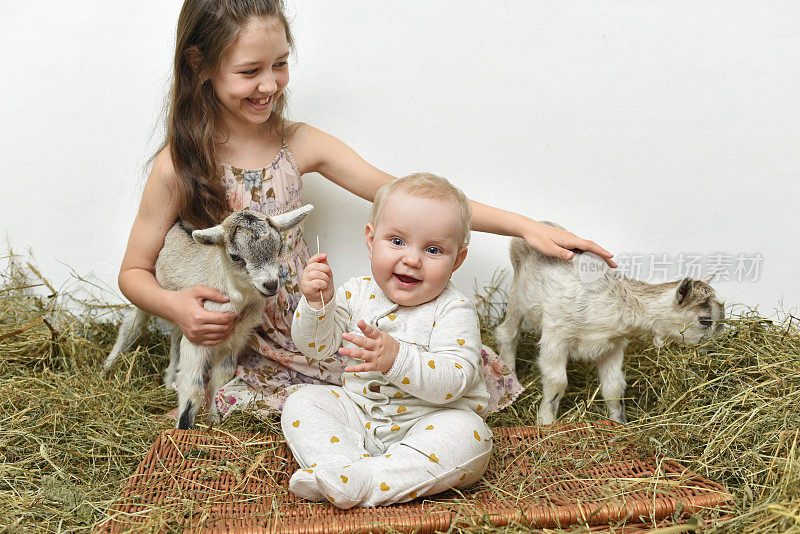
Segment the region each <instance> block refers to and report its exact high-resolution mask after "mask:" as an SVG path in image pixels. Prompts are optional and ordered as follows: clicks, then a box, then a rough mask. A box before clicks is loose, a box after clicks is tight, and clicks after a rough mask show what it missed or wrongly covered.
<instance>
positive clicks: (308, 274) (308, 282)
mask: <svg viewBox="0 0 800 534" xmlns="http://www.w3.org/2000/svg"><path fill="white" fill-rule="evenodd" d="M300 290H301V291H302V292H303V295H304V296H305V297H306V300H307V301H308V304H309V305H310V306H311V307H312V308H314V309H315V310H319V309H322V305H323V300H324V302H325V303H326V304H327V303H328V302H330V301H331V300H333V293H334V291H333V271H331V266H330V265H328V255H327V254H326V253H324V252H323V253H321V254H315V255H313V256H311V257H310V258H309V259H308V265H306V268H305V269H303V276H302V277H301V278H300Z"/></svg>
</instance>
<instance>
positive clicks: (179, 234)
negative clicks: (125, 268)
mask: <svg viewBox="0 0 800 534" xmlns="http://www.w3.org/2000/svg"><path fill="white" fill-rule="evenodd" d="M312 209H313V206H311V205H306V206H303V207H301V208H299V209H296V210H294V211H290V212H288V213H284V214H282V215H276V216H274V217H267V216H265V215H263V214H261V213H258V212H254V211H249V210H241V211H237V212H235V213H232V214H231V215H229V216H228V217H227V218H226V219H225V220H224V221H222V224H219V225H217V226H214V227H212V228H208V229H206V230H195V231H193V232H192V231H190V230H189V229H188V228H186V227H185V226H184V225H183V224H181V223H180V222H176V223H175V224H174V225H173V226H172V228H171V229H170V230H169V231H168V232H167V235H166V237H165V239H164V247H163V248H162V249H161V252H160V253H159V255H158V259H157V260H156V265H155V272H156V280H158V283H159V284H161V286H162V287H163V288H165V289H169V290H172V291H180V290H183V289H187V288H189V287H193V286H196V285H204V286H209V287H213V288H215V289H218V290H220V291H222V292H223V293H225V294H226V295H227V296H228V298H229V299H230V301H229V302H224V303H221V302H214V301H210V300H207V301H205V303H204V307H205V308H206V309H207V310H210V311H219V312H229V313H233V314H235V315H237V316H238V322H237V324H236V326H235V327H234V331H233V334H232V335H231V336H230V337H229V338H228V339H227V340H225V341H223V342H222V343H219V344H217V345H214V346H204V345H196V344H194V343H192V342H191V341H189V340H188V339H186V338H185V337H184V336H183V334H182V333H181V331H180V330H179V329H178V328H177V326H174V327H173V331H172V338H171V341H172V343H171V347H170V363H169V367H167V370H166V372H165V374H164V384H165V385H166V386H167V387H170V386H171V385H172V383H173V381H175V382H176V383H177V390H178V414H179V417H178V424H177V426H178V428H192V427H194V420H195V417H196V415H197V412H198V410H199V409H200V406H202V405H203V402H204V398H205V388H204V387H203V376H204V373H205V372H206V370H208V391H209V393H210V395H211V398H212V399H213V398H214V395H216V393H217V391H219V388H220V387H222V386H223V385H224V384H226V383H227V382H229V381H230V380H231V379H232V378H233V376H234V373H235V371H236V358H237V356H238V354H239V352H240V351H241V350H242V349H243V348H244V347H245V345H246V344H247V342H248V341H249V339H250V337H251V335H252V331H253V329H254V328H255V326H256V325H257V324H258V323H259V322H260V321H261V316H262V313H263V311H264V307H265V305H266V300H267V297H269V296H272V295H274V294H275V293H276V292H277V290H278V266H279V263H278V260H279V258H280V256H281V253H282V252H283V238H282V236H281V232H284V231H287V230H289V229H291V228H292V227H294V226H297V225H298V224H300V222H301V221H302V220H303V219H304V218H305V217H306V215H308V213H309V212H310V211H311V210H312ZM148 317H149V315H148V314H147V312H145V311H143V310H141V309H139V308H133V309H132V310H130V312H128V314H127V315H126V316H125V318H124V319H123V321H122V324H121V325H120V330H119V333H118V335H117V341H116V343H115V344H114V348H113V349H112V351H111V353H110V354H109V355H108V358H107V359H106V361H105V364H104V369H106V370H107V369H108V368H109V367H110V366H111V365H112V364H113V363H114V360H116V358H117V356H119V353H120V352H121V351H122V350H124V348H125V347H126V346H127V345H130V343H131V342H132V341H133V340H134V339H135V338H136V336H137V335H138V333H139V332H140V331H141V330H142V328H143V327H144V325H145V324H146V323H147V320H148ZM209 420H210V421H211V422H217V421H219V413H218V412H217V408H216V405H215V404H214V403H213V402H212V403H211V407H210V408H209Z"/></svg>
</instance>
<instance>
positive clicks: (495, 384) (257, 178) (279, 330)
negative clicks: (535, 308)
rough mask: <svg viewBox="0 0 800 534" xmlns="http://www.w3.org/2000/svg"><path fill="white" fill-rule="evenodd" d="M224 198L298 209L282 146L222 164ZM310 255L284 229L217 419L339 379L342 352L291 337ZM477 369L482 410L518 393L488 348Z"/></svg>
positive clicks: (237, 205) (277, 406)
mask: <svg viewBox="0 0 800 534" xmlns="http://www.w3.org/2000/svg"><path fill="white" fill-rule="evenodd" d="M221 173H222V175H221V178H222V180H224V182H225V190H226V192H227V197H228V203H229V204H230V206H231V209H233V210H240V209H245V208H248V209H251V210H255V211H259V212H261V213H264V214H266V215H268V216H270V215H278V214H281V213H285V212H287V211H291V210H293V209H296V208H299V207H300V205H301V196H300V193H301V189H302V180H301V178H300V170H299V168H298V167H297V164H296V163H295V161H294V158H293V156H292V153H291V151H290V150H289V147H288V146H287V145H286V144H285V143H284V145H283V147H282V148H281V150H280V152H278V155H277V156H275V159H274V160H273V161H272V162H271V163H270V164H268V165H267V166H265V167H263V168H261V169H240V168H238V167H234V166H232V165H228V164H224V165H222V167H221ZM309 257H310V253H309V250H308V246H307V245H306V243H305V241H304V240H303V235H302V230H301V229H300V228H296V229H293V230H292V231H291V232H287V233H285V234H284V255H283V257H282V258H281V261H280V267H279V272H278V274H279V277H280V280H279V283H278V292H277V294H276V295H275V296H273V297H270V298H269V300H268V301H267V305H266V307H265V309H264V314H263V321H262V324H261V326H259V327H258V328H256V330H255V331H254V333H253V338H252V340H251V342H250V345H249V347H248V349H247V350H245V351H244V352H243V353H242V354H240V355H239V363H238V366H237V368H236V376H235V377H234V379H233V380H231V381H230V382H229V383H228V384H226V385H225V386H223V387H222V388H221V389H220V390H219V392H218V394H217V396H216V397H215V399H214V402H215V403H216V405H217V408H218V409H219V412H220V414H221V415H222V416H223V417H227V416H229V415H230V414H231V413H232V412H233V411H235V410H245V411H248V412H250V413H252V414H254V415H256V416H257V417H259V418H261V419H266V418H268V417H269V416H270V415H272V414H275V413H277V412H280V410H281V408H282V407H283V403H284V401H285V400H286V397H287V396H288V395H289V394H290V393H292V392H293V391H294V390H295V389H296V388H297V387H298V386H299V385H302V384H335V385H341V383H342V380H341V376H342V373H343V371H344V367H345V366H346V362H347V358H343V357H340V356H339V355H338V354H333V355H331V356H330V357H328V358H325V359H323V360H315V359H311V358H307V357H306V356H303V355H302V354H301V353H300V351H298V350H297V347H295V346H294V344H293V343H292V336H291V330H290V329H291V323H292V318H293V317H294V312H295V310H296V308H297V304H298V303H299V302H300V297H302V293H301V292H300V276H301V274H302V272H303V269H304V268H305V265H306V262H307V261H308V258H309ZM482 359H483V374H484V378H485V380H486V386H487V389H488V390H489V394H490V397H491V399H490V401H489V406H488V408H489V412H494V411H497V410H500V409H502V408H505V407H506V406H508V405H510V404H511V403H512V402H514V400H515V399H516V398H517V396H518V395H519V394H520V393H521V392H522V391H523V388H522V386H521V385H520V383H519V381H518V380H517V377H516V375H515V374H514V373H513V372H512V371H511V370H510V369H509V368H508V366H506V365H505V364H504V363H503V362H502V360H500V358H499V357H498V356H497V354H495V353H494V351H492V349H490V348H488V347H486V346H484V347H483V351H482Z"/></svg>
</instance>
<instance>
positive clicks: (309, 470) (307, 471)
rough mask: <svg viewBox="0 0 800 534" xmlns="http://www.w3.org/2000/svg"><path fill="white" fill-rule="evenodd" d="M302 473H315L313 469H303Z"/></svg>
mask: <svg viewBox="0 0 800 534" xmlns="http://www.w3.org/2000/svg"><path fill="white" fill-rule="evenodd" d="M302 471H305V472H306V473H313V472H314V470H313V469H303V470H302Z"/></svg>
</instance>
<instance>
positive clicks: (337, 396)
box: [331, 380, 344, 399]
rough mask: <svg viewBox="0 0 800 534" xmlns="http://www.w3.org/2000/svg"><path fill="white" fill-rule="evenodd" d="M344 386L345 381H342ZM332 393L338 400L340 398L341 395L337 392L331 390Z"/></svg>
mask: <svg viewBox="0 0 800 534" xmlns="http://www.w3.org/2000/svg"><path fill="white" fill-rule="evenodd" d="M342 385H344V380H342ZM331 393H333V394H334V395H335V396H336V398H337V399H338V398H339V394H338V393H336V392H335V391H333V390H331Z"/></svg>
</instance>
